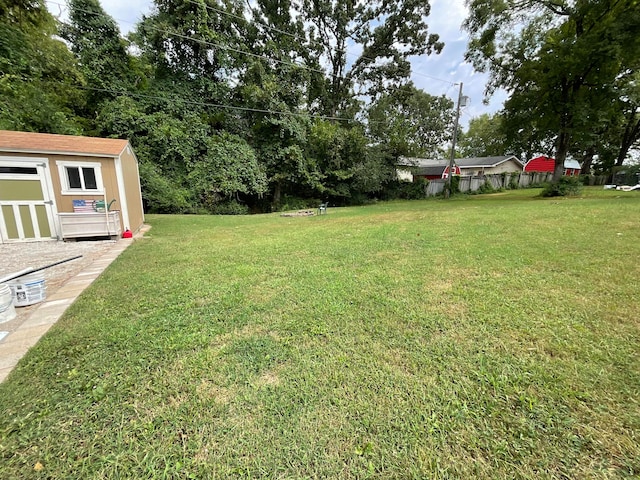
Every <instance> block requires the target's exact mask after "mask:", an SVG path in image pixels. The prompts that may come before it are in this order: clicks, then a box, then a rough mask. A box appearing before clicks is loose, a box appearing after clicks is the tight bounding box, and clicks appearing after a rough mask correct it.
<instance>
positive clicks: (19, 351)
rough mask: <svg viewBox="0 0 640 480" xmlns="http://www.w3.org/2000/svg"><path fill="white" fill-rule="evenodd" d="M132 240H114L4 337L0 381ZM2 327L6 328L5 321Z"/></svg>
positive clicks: (140, 235)
mask: <svg viewBox="0 0 640 480" xmlns="http://www.w3.org/2000/svg"><path fill="white" fill-rule="evenodd" d="M147 230H148V227H147V228H144V227H143V230H142V231H141V232H140V233H139V234H137V235H136V238H141V237H142V235H143V233H144V232H146V231H147ZM131 243H133V239H130V238H121V239H119V240H118V241H117V242H116V243H114V245H113V247H111V248H110V249H109V250H108V251H107V252H106V253H104V254H103V255H102V256H101V257H100V258H98V259H97V260H95V261H94V262H93V263H92V264H90V265H89V267H87V268H86V269H84V270H83V271H81V272H80V273H79V274H77V275H76V276H75V277H72V278H70V279H69V280H68V281H67V282H65V283H64V284H63V285H62V286H61V287H60V288H59V289H58V290H56V291H55V292H52V294H51V295H48V294H47V298H46V299H45V301H44V302H42V303H41V304H40V305H39V306H38V307H37V308H35V309H34V310H33V312H31V315H29V317H28V318H27V319H26V320H25V321H24V322H22V324H21V325H20V326H18V327H17V328H16V329H15V330H13V331H12V332H9V334H8V335H7V336H5V337H4V338H3V339H2V340H0V382H3V381H4V379H5V378H7V376H8V375H9V373H10V372H11V370H13V368H14V367H15V366H16V365H17V364H18V361H19V360H20V359H21V358H22V357H23V356H24V354H25V353H27V351H28V350H29V349H30V348H31V347H32V346H34V345H35V344H36V343H38V340H40V337H42V335H44V334H45V333H46V332H47V331H48V330H49V328H51V326H52V325H53V324H54V323H56V322H57V321H58V319H59V318H60V317H61V316H62V314H63V313H64V312H65V310H66V309H67V308H68V307H69V306H70V305H71V304H72V303H73V302H74V301H75V300H76V298H77V297H78V295H80V294H81V293H82V292H83V291H84V289H85V288H87V287H88V286H89V285H91V284H92V283H93V281H94V280H95V279H96V278H98V277H99V276H100V274H101V273H102V272H103V271H104V270H105V269H106V268H107V267H108V266H109V265H111V262H113V261H114V260H115V259H116V258H117V257H118V255H120V254H121V253H122V252H123V251H124V250H125V249H126V248H127V247H128V246H129V245H131ZM0 330H2V325H1V324H0Z"/></svg>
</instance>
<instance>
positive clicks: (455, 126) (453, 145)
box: [447, 82, 463, 198]
mask: <svg viewBox="0 0 640 480" xmlns="http://www.w3.org/2000/svg"><path fill="white" fill-rule="evenodd" d="M462 85H463V84H462V82H460V93H458V105H457V106H456V119H455V122H454V123H453V140H452V142H451V158H449V177H448V182H447V198H449V196H450V195H451V181H452V180H451V179H452V178H453V160H454V159H455V157H456V138H457V137H458V119H459V118H460V104H461V103H462Z"/></svg>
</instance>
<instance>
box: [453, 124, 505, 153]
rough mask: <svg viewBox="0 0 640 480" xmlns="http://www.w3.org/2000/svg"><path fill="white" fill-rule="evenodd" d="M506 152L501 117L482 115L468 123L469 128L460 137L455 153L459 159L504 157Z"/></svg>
mask: <svg viewBox="0 0 640 480" xmlns="http://www.w3.org/2000/svg"><path fill="white" fill-rule="evenodd" d="M507 150H508V147H507V140H506V137H505V134H504V130H503V119H502V117H501V116H500V114H493V115H489V114H488V113H483V114H482V115H480V116H479V117H475V118H472V119H471V120H470V121H469V128H468V129H467V131H466V132H464V133H463V134H462V135H461V136H460V139H459V141H458V149H457V152H456V153H457V154H458V155H459V156H460V157H492V156H497V155H505V154H506V153H507ZM510 153H513V152H510Z"/></svg>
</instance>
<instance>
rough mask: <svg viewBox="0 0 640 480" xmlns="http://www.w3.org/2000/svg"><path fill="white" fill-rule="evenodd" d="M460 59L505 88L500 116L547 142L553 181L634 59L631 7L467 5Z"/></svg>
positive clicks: (606, 1) (498, 0)
mask: <svg viewBox="0 0 640 480" xmlns="http://www.w3.org/2000/svg"><path fill="white" fill-rule="evenodd" d="M469 7H470V15H469V17H468V18H467V20H466V22H465V27H466V28H467V29H468V30H469V32H470V33H471V37H472V39H471V42H470V44H469V49H468V52H467V59H468V60H470V61H472V62H473V64H474V66H475V67H476V68H477V69H479V70H481V71H489V72H490V74H491V78H490V83H489V86H488V93H491V92H492V91H493V90H494V89H495V88H498V87H502V88H505V89H506V90H507V91H508V92H509V93H510V97H509V99H508V100H507V101H506V102H505V111H506V112H507V114H508V115H509V113H511V115H512V117H515V118H518V119H519V121H521V122H524V125H526V127H525V128H529V129H530V131H531V132H533V133H534V135H533V138H535V139H538V140H541V139H544V138H545V137H547V136H549V135H550V134H552V135H553V136H554V137H555V148H554V150H555V152H554V153H555V155H554V156H555V161H556V166H555V172H554V179H555V180H556V181H557V180H558V179H559V178H560V176H561V175H562V173H563V166H564V160H565V158H566V156H567V153H568V151H569V149H570V147H571V145H572V138H574V137H575V136H576V135H578V134H579V133H580V132H585V131H588V130H590V129H591V128H592V124H593V122H594V119H596V118H597V117H598V115H599V112H601V111H602V109H603V108H604V106H605V105H607V104H608V103H609V102H610V101H611V99H612V98H614V95H615V93H614V92H613V90H612V86H613V85H614V83H615V80H616V79H618V78H620V77H621V76H625V75H629V74H630V70H629V69H630V67H631V66H632V65H633V62H634V61H635V59H637V58H638V55H639V53H640V37H638V35H637V32H638V31H639V30H640V13H639V10H640V9H638V8H637V1H636V0H616V1H613V0H598V1H593V0H576V1H573V0H572V1H569V0H560V1H552V0H525V1H519V0H472V1H471V2H470V4H469Z"/></svg>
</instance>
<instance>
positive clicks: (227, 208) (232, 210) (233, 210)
mask: <svg viewBox="0 0 640 480" xmlns="http://www.w3.org/2000/svg"><path fill="white" fill-rule="evenodd" d="M210 211H211V213H212V214H214V215H247V214H248V213H249V207H247V206H246V205H243V204H242V203H239V202H238V201H236V200H230V201H228V202H223V203H217V204H215V205H213V206H212V207H211V208H210Z"/></svg>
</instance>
